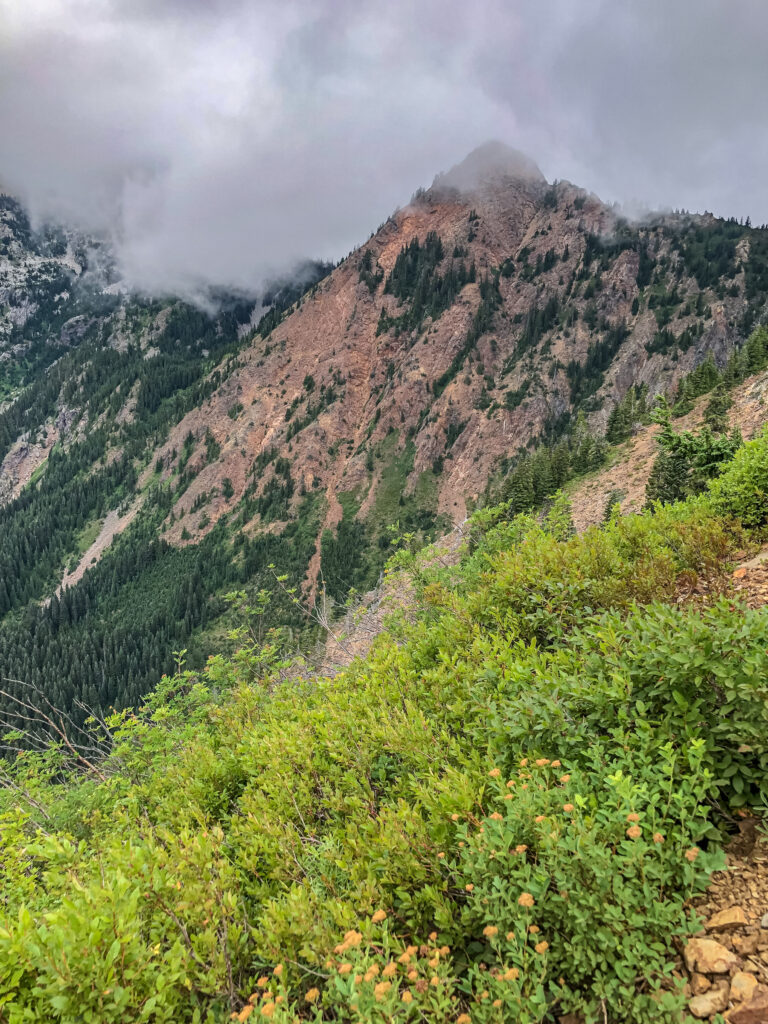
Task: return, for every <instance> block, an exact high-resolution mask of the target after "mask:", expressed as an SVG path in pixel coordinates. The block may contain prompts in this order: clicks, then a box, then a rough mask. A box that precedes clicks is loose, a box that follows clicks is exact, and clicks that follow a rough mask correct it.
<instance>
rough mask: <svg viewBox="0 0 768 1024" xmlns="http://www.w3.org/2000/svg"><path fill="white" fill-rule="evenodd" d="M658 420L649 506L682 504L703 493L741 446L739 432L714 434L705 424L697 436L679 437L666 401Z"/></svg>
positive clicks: (658, 413)
mask: <svg viewBox="0 0 768 1024" xmlns="http://www.w3.org/2000/svg"><path fill="white" fill-rule="evenodd" d="M655 418H656V421H657V422H658V423H660V424H661V431H660V433H659V434H658V436H657V438H656V444H657V446H658V448H659V454H658V455H657V457H656V460H655V462H654V464H653V467H652V468H651V472H650V475H649V477H648V483H647V484H646V488H645V496H646V502H647V504H648V505H651V504H652V503H653V502H654V501H662V502H670V501H679V500H680V499H682V498H685V497H688V496H690V495H695V494H701V493H702V492H703V491H705V490H706V488H707V484H708V482H709V481H710V480H712V479H713V478H714V477H716V476H717V475H718V473H720V472H721V471H722V469H723V466H724V465H725V463H727V462H729V461H730V460H731V459H732V458H733V457H734V455H735V454H736V452H737V451H738V449H739V447H740V446H741V444H742V440H741V435H740V434H739V433H738V431H734V432H733V433H732V434H731V435H730V436H726V435H725V434H714V433H713V432H712V430H711V428H710V427H709V425H705V426H704V427H703V428H702V429H701V430H700V431H699V433H698V434H694V433H692V432H691V431H690V430H686V431H684V432H683V433H682V434H676V433H675V432H674V430H673V429H672V422H671V419H670V411H669V407H668V405H667V403H666V402H665V401H664V400H663V399H662V400H661V401H660V402H659V405H658V407H657V410H656V412H655ZM745 521H746V520H745ZM749 525H752V524H749Z"/></svg>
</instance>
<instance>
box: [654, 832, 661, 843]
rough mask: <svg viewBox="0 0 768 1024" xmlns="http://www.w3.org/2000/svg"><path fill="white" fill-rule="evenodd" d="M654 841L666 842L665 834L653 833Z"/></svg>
mask: <svg viewBox="0 0 768 1024" xmlns="http://www.w3.org/2000/svg"><path fill="white" fill-rule="evenodd" d="M653 841H654V843H663V842H664V836H663V835H662V834H661V832H654V833H653Z"/></svg>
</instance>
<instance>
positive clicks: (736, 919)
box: [707, 907, 748, 932]
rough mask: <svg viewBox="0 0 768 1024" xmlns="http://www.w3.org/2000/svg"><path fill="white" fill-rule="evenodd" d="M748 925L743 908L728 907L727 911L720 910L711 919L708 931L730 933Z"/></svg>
mask: <svg viewBox="0 0 768 1024" xmlns="http://www.w3.org/2000/svg"><path fill="white" fill-rule="evenodd" d="M747 923H748V922H747V915H746V914H745V913H744V911H743V910H742V908H741V907H726V909H725V910H720V911H718V913H717V914H713V915H712V917H710V919H709V920H708V921H707V931H708V932H717V931H730V930H731V929H732V928H742V927H743V926H744V925H746V924H747Z"/></svg>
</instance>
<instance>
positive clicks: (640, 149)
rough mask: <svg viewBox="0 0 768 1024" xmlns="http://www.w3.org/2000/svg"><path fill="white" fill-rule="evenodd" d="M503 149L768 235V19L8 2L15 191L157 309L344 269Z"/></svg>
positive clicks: (709, 4)
mask: <svg viewBox="0 0 768 1024" xmlns="http://www.w3.org/2000/svg"><path fill="white" fill-rule="evenodd" d="M489 138H498V139H501V140H503V141H504V142H507V143H509V144H510V145H512V146H515V147H517V148H519V149H521V150H523V151H525V152H527V153H528V154H530V155H531V156H532V157H533V158H534V159H535V160H536V161H537V162H538V163H539V165H540V167H541V168H542V170H543V171H544V173H545V174H546V176H547V177H548V178H549V179H552V178H568V179H570V180H571V181H574V182H576V183H577V184H581V185H584V186H586V187H588V188H590V189H592V190H594V191H595V192H597V193H598V194H599V195H601V196H602V197H603V198H605V199H607V200H623V201H629V202H638V203H644V204H647V205H649V206H651V207H672V208H675V207H680V206H684V207H686V208H689V209H694V210H704V209H709V210H713V211H715V212H717V213H721V214H726V215H729V214H734V215H736V216H739V217H741V216H746V215H747V214H749V215H751V217H752V220H753V222H755V223H762V222H764V221H768V187H767V182H766V179H767V177H768V175H767V174H766V172H767V171H768V3H767V2H766V0H728V2H725V0H578V2H576V0H473V2H467V0H441V2H438V0H418V2H413V0H375V2H372V0H250V2H246V0H0V182H2V183H3V184H4V185H5V187H6V188H8V189H10V190H13V191H15V192H17V193H18V194H20V195H21V196H22V197H23V198H24V199H25V200H26V201H27V202H28V204H29V205H30V207H31V208H32V210H33V212H35V213H37V214H42V213H53V214H54V215H57V216H59V217H64V218H66V219H68V220H69V221H72V222H73V223H76V224H78V225H82V226H86V227H89V228H92V229H96V228H98V229H102V230H107V231H109V232H110V233H112V234H113V235H114V236H115V238H116V240H117V243H118V251H119V256H120V260H121V263H122V266H123V270H124V273H125V275H126V276H127V278H128V279H129V280H130V281H131V282H132V283H133V284H135V285H137V286H139V287H143V288H145V289H148V290H150V291H163V290H172V291H174V290H175V291H179V292H186V291H189V290H190V289H193V288H195V287H196V286H197V285H199V284H201V283H209V284H224V285H226V284H229V285H237V286H240V287H245V288H253V287H256V286H258V283H259V282H260V281H263V280H264V278H265V277H267V276H269V275H270V274H272V273H275V272H279V271H281V270H283V269H285V268H286V267H289V266H290V265H291V264H292V263H294V262H295V261H296V260H299V259H301V258H303V257H324V258H334V259H336V258H338V257H340V256H343V255H346V253H347V252H348V250H349V249H350V248H352V247H353V246H354V245H356V244H358V243H359V242H361V241H364V240H365V238H366V237H367V236H368V235H369V234H370V232H371V231H372V230H374V229H375V228H376V227H377V225H378V224H379V223H380V222H381V221H382V220H384V219H385V218H386V216H387V215H388V214H389V213H390V212H391V211H392V209H393V208H394V207H395V206H397V205H403V204H405V203H406V202H407V201H408V198H409V197H410V195H411V193H412V192H413V191H414V190H415V188H417V187H418V186H419V185H428V184H429V183H430V182H431V180H432V178H433V177H434V175H435V173H436V172H438V171H441V170H447V169H448V168H449V167H450V166H451V165H452V164H454V163H456V162H457V161H458V160H460V159H462V157H463V156H465V155H466V153H467V152H468V151H469V150H470V149H472V148H473V147H474V146H476V145H478V144H479V143H481V142H483V141H485V140H486V139H489Z"/></svg>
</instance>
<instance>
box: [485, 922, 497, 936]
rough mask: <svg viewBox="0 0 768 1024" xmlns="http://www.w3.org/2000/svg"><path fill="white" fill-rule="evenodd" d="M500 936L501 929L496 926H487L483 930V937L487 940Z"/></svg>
mask: <svg viewBox="0 0 768 1024" xmlns="http://www.w3.org/2000/svg"><path fill="white" fill-rule="evenodd" d="M498 934H499V929H498V928H497V927H496V925H495V924H487V925H486V926H485V928H483V935H484V936H485V937H486V939H492V938H493V937H494V935H498Z"/></svg>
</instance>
